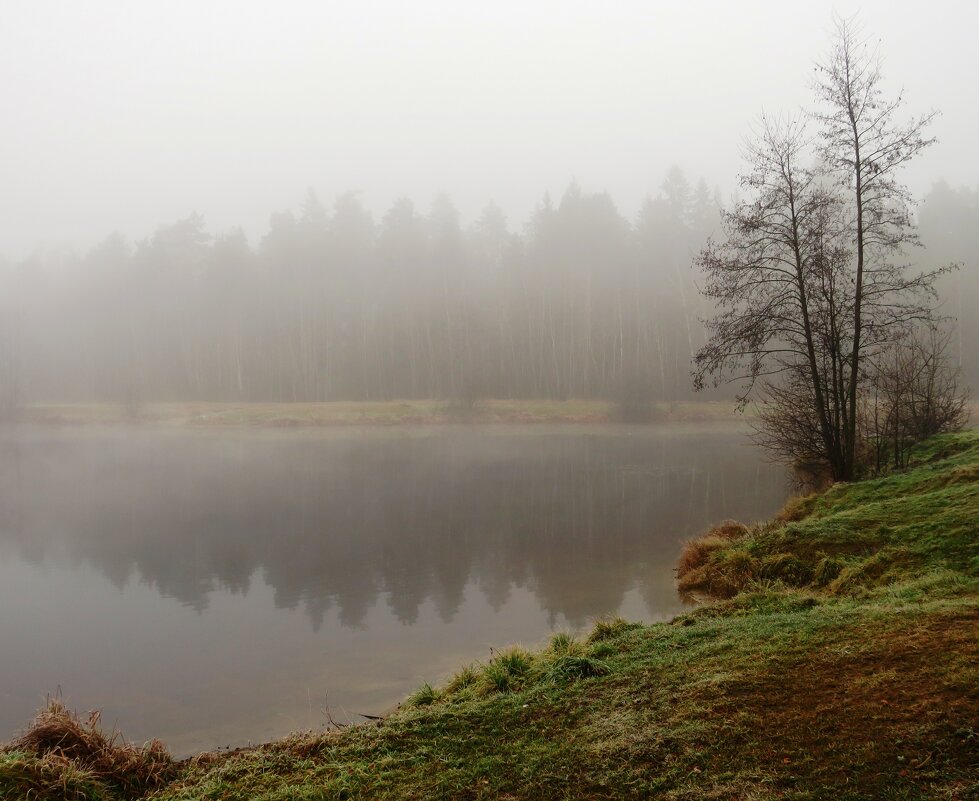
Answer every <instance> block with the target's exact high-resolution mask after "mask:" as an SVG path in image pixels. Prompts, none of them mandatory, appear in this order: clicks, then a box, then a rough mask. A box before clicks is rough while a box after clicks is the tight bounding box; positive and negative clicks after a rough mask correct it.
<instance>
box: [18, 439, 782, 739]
mask: <svg viewBox="0 0 979 801" xmlns="http://www.w3.org/2000/svg"><path fill="white" fill-rule="evenodd" d="M786 491H787V484H786V479H785V474H784V472H783V471H782V470H781V469H780V468H777V467H775V466H772V465H769V464H766V463H763V462H761V461H760V459H759V457H758V454H757V453H755V452H754V450H753V449H751V448H749V447H746V443H745V439H744V436H743V434H742V433H739V431H738V429H737V428H732V427H730V426H728V427H724V426H721V427H717V426H710V425H704V424H701V425H698V426H676V427H672V428H667V427H662V426H653V427H638V428H633V427H607V426H606V427H602V426H584V427H580V426H579V427H573V426H544V427H531V428H520V427H509V426H500V427H489V428H482V429H467V428H464V427H454V426H446V427H436V428H416V429H402V430H391V431H377V430H371V431H366V430H358V429H352V430H347V429H344V430H336V431H322V432H317V433H314V434H312V435H309V434H293V433H283V432H274V431H267V432H245V433H240V432H239V433H202V432H191V433H188V432H174V431H159V430H145V429H144V430H138V429H132V430H126V429H122V430H118V429H116V430H111V429H110V430H84V429H74V430H65V431H52V430H46V429H37V428H29V427H24V428H19V429H5V430H3V431H2V432H0V509H2V510H3V516H2V520H3V523H2V525H0V574H2V580H0V603H2V605H3V608H5V609H11V608H17V609H18V610H19V613H18V614H17V615H5V616H3V618H2V619H0V638H2V640H3V642H4V643H5V648H4V651H5V658H4V660H3V662H2V665H0V687H3V691H2V692H3V697H4V699H3V703H2V704H0V737H8V736H10V735H12V734H13V733H14V732H15V731H16V730H17V729H19V728H20V727H22V726H23V725H24V724H25V723H26V721H27V720H28V719H29V717H30V715H31V713H32V711H33V710H34V708H35V707H36V706H37V705H38V704H39V702H40V701H41V700H43V696H44V694H45V693H48V692H54V691H56V690H57V689H58V688H59V687H60V688H61V690H62V691H63V692H64V694H65V697H66V699H67V700H68V701H69V702H70V703H71V704H74V705H76V706H78V707H79V708H89V707H103V708H104V715H105V719H106V720H107V721H110V722H118V723H119V725H120V726H121V727H122V728H123V730H124V731H125V732H126V734H127V736H129V737H132V738H135V739H137V740H139V739H141V738H145V737H150V736H159V737H162V738H164V739H165V740H167V741H168V743H169V744H171V746H172V747H173V748H175V749H176V750H177V751H190V750H193V749H200V748H213V747H217V746H223V745H228V744H242V743H244V742H247V741H249V740H251V741H261V740H267V739H269V738H270V737H273V736H277V735H282V734H285V733H287V732H288V731H291V730H294V729H296V728H304V727H317V726H322V725H324V724H325V722H326V721H325V717H324V714H323V711H322V710H323V708H324V706H325V705H326V704H327V703H328V704H329V705H330V708H331V711H332V712H333V714H334V716H336V715H337V714H342V713H340V712H339V710H341V709H342V710H346V712H348V713H350V715H351V717H355V716H354V714H353V713H355V712H365V713H370V714H377V713H379V712H384V711H386V710H387V709H390V708H391V707H392V706H393V705H394V704H396V703H397V702H399V701H400V700H402V699H403V698H404V697H405V696H406V695H407V694H408V693H409V692H410V691H412V690H413V689H415V688H416V687H417V686H418V685H419V684H421V683H422V682H423V681H431V682H435V681H437V680H438V679H440V678H442V677H444V676H445V675H446V674H447V673H449V672H451V671H453V670H455V669H457V668H458V667H459V666H460V665H462V664H464V663H466V662H469V661H472V660H476V659H485V658H487V657H488V655H489V648H490V647H496V648H499V647H501V646H503V645H505V644H507V643H509V642H523V643H526V644H529V645H533V644H536V643H538V642H540V641H541V640H542V639H543V638H545V637H546V635H547V634H548V632H550V631H554V630H557V629H580V628H582V627H584V626H586V625H588V624H589V621H590V620H591V619H592V618H594V617H596V616H599V615H603V614H622V615H625V616H627V617H629V618H631V619H638V620H661V619H664V618H668V617H670V616H671V615H673V614H675V613H677V612H678V611H680V610H681V609H682V606H683V605H682V601H681V600H680V599H679V598H678V597H677V594H676V591H675V589H674V579H673V567H674V564H675V561H676V556H677V553H678V551H679V544H680V542H681V541H682V539H684V538H685V537H687V536H691V535H693V534H695V533H697V532H699V531H700V530H702V529H703V528H704V527H705V526H706V525H708V524H709V523H711V522H712V521H715V520H717V519H718V518H720V517H725V516H735V517H739V518H741V519H744V520H752V519H760V518H763V517H765V516H767V515H769V514H771V513H772V512H773V511H774V510H775V509H776V508H777V507H778V506H779V505H780V504H781V502H782V501H783V499H784V497H785V494H786ZM357 719H359V718H357Z"/></svg>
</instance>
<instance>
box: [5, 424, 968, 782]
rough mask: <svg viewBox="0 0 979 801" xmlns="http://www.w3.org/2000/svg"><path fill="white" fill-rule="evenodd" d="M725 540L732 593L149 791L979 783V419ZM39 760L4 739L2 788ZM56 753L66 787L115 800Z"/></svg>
mask: <svg viewBox="0 0 979 801" xmlns="http://www.w3.org/2000/svg"><path fill="white" fill-rule="evenodd" d="M711 536H712V538H711V540H710V544H709V547H703V548H700V549H699V550H696V553H693V552H691V553H688V554H687V557H688V558H687V559H686V561H685V563H684V569H683V572H684V574H685V575H684V578H686V579H687V583H688V585H691V586H690V587H689V588H690V589H698V590H699V591H701V592H703V591H704V590H705V588H708V587H709V581H711V580H714V581H715V583H716V584H718V585H719V586H722V587H723V588H724V592H723V593H722V594H724V595H728V596H730V597H728V598H727V599H726V600H721V601H717V602H713V603H708V604H704V605H702V606H700V607H699V608H697V609H696V610H694V611H693V612H691V613H690V614H687V615H684V616H682V617H680V618H677V619H675V620H674V621H672V622H671V623H668V624H657V625H651V626H640V625H630V624H625V623H623V622H621V621H604V622H601V623H600V624H598V625H597V626H596V627H595V629H594V630H593V632H592V634H591V635H590V636H589V637H588V638H587V639H585V640H583V641H575V640H574V639H572V638H570V637H567V636H557V637H555V638H554V640H553V641H552V643H551V644H550V645H549V646H548V647H546V648H544V649H542V650H539V651H536V652H529V651H524V650H522V649H518V648H514V649H509V650H506V651H503V652H500V653H499V654H497V655H496V656H495V658H494V659H493V660H491V661H490V662H489V663H487V664H486V665H477V666H472V667H469V668H466V669H464V670H462V671H460V673H459V674H458V675H457V676H456V677H454V678H452V679H451V680H449V681H448V682H446V683H445V684H444V685H443V686H435V687H433V686H430V685H426V686H425V687H423V688H422V689H421V690H420V691H419V692H418V693H416V694H415V695H414V696H412V698H411V699H410V703H407V704H405V706H404V707H403V708H402V709H401V710H400V711H398V712H397V713H395V714H393V715H391V716H390V717H389V718H387V719H385V720H384V721H380V722H378V723H377V724H370V725H364V726H360V727H355V728H350V729H346V730H343V731H341V732H335V733H329V734H318V735H296V736H294V737H292V738H289V739H287V740H283V741H280V742H276V743H272V744H269V745H266V746H263V747H261V748H257V749H254V750H250V751H244V752H240V753H236V754H231V755H223V756H216V755H208V754H205V755H201V756H199V757H196V758H195V759H192V760H189V761H188V762H186V763H184V764H183V765H181V766H180V767H179V775H178V776H177V777H176V778H175V779H174V780H173V781H172V782H170V783H169V784H167V785H166V786H164V787H163V788H162V789H159V790H157V791H155V793H154V794H152V795H151V796H149V797H151V798H153V799H156V801H178V800H182V801H189V799H269V800H270V801H271V799H282V800H284V799H332V798H390V799H429V798H435V799H450V798H451V799H490V798H502V799H585V798H664V799H776V798H781V799H834V801H846V800H847V799H918V798H934V799H963V801H964V800H965V799H977V798H979V432H970V433H964V434H959V435H954V436H947V437H942V438H938V439H936V440H933V441H931V442H929V443H928V444H927V445H926V446H925V447H924V448H922V449H920V451H919V452H918V454H917V461H916V466H915V467H914V468H913V469H912V470H909V471H907V472H905V473H901V474H896V475H893V476H889V477H886V478H883V479H878V480H875V481H868V482H863V483H859V484H852V485H837V486H836V487H834V488H832V489H831V490H830V491H828V492H827V493H825V494H823V495H821V496H817V497H812V498H809V499H805V500H803V501H800V502H798V503H795V504H793V505H792V506H791V507H790V508H788V509H787V510H786V512H785V514H784V515H783V519H781V520H778V521H773V522H772V523H769V524H765V525H762V526H755V527H736V526H734V527H728V528H727V529H725V530H723V531H721V532H719V533H715V534H713V535H711ZM695 574H697V575H699V578H700V580H702V582H704V583H701V584H700V585H697V582H696V581H692V580H691V579H690V578H689V577H691V576H695ZM695 577H696V576H695ZM693 585H697V586H693ZM32 765H33V763H32V757H30V756H28V755H24V754H23V753H8V754H6V755H0V796H2V797H4V798H8V797H9V798H15V797H17V796H16V795H15V793H16V792H17V791H18V788H19V787H20V785H19V784H18V782H19V781H21V779H20V778H18V777H20V776H22V775H23V774H24V773H25V771H28V772H29V770H28V769H36V770H40V768H38V767H37V765H34V767H33V768H31V766H32ZM41 767H43V768H45V769H49V768H50V766H48V765H46V764H45V765H43V766H41ZM65 770H66V771H69V770H75V771H76V772H75V774H69V773H66V775H65V778H64V787H65V788H66V795H65V796H64V797H71V798H80V799H114V798H116V797H117V796H114V795H112V794H111V793H112V791H111V790H106V789H105V788H104V786H94V785H91V783H90V782H89V783H88V784H86V778H85V777H84V776H83V775H82V776H79V775H78V774H77V768H72V767H71V766H66V768H65ZM69 790H70V793H72V794H67V793H68V791H69ZM4 793H6V795H4ZM34 797H38V796H34Z"/></svg>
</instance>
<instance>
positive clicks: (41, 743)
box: [4, 699, 175, 798]
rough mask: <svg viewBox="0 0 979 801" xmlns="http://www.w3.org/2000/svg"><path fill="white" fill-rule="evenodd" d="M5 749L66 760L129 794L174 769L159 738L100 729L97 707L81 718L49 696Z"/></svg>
mask: <svg viewBox="0 0 979 801" xmlns="http://www.w3.org/2000/svg"><path fill="white" fill-rule="evenodd" d="M4 750H6V751H9V752H19V753H24V754H29V755H31V756H35V757H37V758H38V759H46V760H55V761H61V760H66V761H67V762H70V763H71V764H72V765H74V766H76V767H78V768H81V769H83V770H84V771H85V772H86V773H87V774H89V775H90V776H92V777H93V778H95V779H96V780H98V781H100V782H102V783H104V784H106V785H110V786H113V787H115V788H117V789H118V790H119V792H120V793H121V794H122V795H123V796H124V797H126V798H137V797H139V796H141V795H143V794H144V793H145V792H147V791H148V790H151V789H153V788H155V787H159V786H160V785H162V784H163V783H165V782H166V781H168V780H169V779H170V778H171V777H172V776H173V774H174V770H175V765H174V761H173V758H172V757H171V756H170V753H169V752H168V751H167V749H166V747H165V746H164V745H163V743H161V742H160V741H159V740H151V741H150V742H149V743H147V744H145V745H142V746H138V745H134V744H133V743H127V742H126V741H125V740H124V739H123V738H122V736H121V735H120V734H119V733H118V732H115V731H113V732H110V733H108V734H106V733H105V732H103V731H102V728H101V725H100V713H99V712H90V713H89V714H88V717H87V719H85V720H82V719H80V718H79V717H78V716H77V715H76V714H75V713H73V712H71V711H70V710H68V709H67V708H66V707H65V706H64V704H62V703H61V701H60V700H58V699H54V700H51V701H49V702H48V705H47V706H46V707H45V708H44V709H42V710H41V711H40V712H38V714H37V716H36V717H35V718H34V720H33V721H32V722H31V725H30V726H29V727H28V729H27V731H25V732H24V733H23V734H22V735H20V737H17V738H16V739H14V740H12V741H11V742H9V743H7V745H6V746H5V747H4Z"/></svg>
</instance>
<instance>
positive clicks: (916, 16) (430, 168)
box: [0, 0, 979, 258]
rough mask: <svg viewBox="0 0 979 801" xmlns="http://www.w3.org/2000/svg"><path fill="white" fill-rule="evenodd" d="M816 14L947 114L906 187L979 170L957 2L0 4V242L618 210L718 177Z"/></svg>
mask: <svg viewBox="0 0 979 801" xmlns="http://www.w3.org/2000/svg"><path fill="white" fill-rule="evenodd" d="M834 9H835V10H836V11H838V12H840V13H843V14H851V13H853V12H855V11H858V10H859V11H860V15H861V20H862V23H863V25H864V28H865V30H866V32H867V33H868V34H870V35H872V36H873V37H874V38H878V37H879V38H880V39H881V48H882V52H883V54H884V57H885V74H886V76H887V77H888V79H889V80H890V81H891V82H892V84H891V85H892V86H893V87H894V88H898V87H899V86H901V85H903V86H904V87H905V88H906V90H907V98H908V108H909V110H910V111H916V112H923V111H926V110H928V109H930V108H932V107H935V108H938V109H941V111H942V112H943V116H942V117H941V118H940V120H939V121H938V122H937V124H936V125H935V126H934V133H935V134H936V135H938V136H939V138H940V142H939V144H938V145H937V146H935V147H934V148H932V149H931V150H930V151H928V152H927V154H926V155H925V156H924V157H923V158H922V159H921V160H920V162H919V163H917V164H915V165H913V167H912V168H911V169H909V171H908V172H907V173H906V178H907V181H908V182H909V183H910V184H911V186H912V188H914V189H915V190H916V191H918V192H919V193H920V192H923V191H925V190H927V189H928V187H929V186H930V185H931V183H932V181H933V180H935V179H937V178H939V177H945V178H946V179H948V180H949V181H950V183H952V184H955V185H959V184H965V185H969V186H975V185H976V184H977V183H979V158H977V157H976V150H975V148H976V143H977V142H979V118H977V113H976V104H977V101H979V48H977V46H976V39H975V37H976V29H977V23H979V10H977V9H979V6H977V5H976V4H974V3H971V2H950V1H949V0H932V2H929V3H926V4H922V3H914V4H912V3H910V2H893V1H892V2H882V1H881V2H877V1H875V2H863V3H854V2H838V3H835V4H833V3H824V2H805V3H800V2H790V1H789V0H757V1H756V2H744V1H741V2H739V1H737V0H729V1H728V2H695V1H693V0H690V1H688V2H658V1H657V0H644V1H643V2H631V1H630V2H627V1H626V0H620V1H619V2H612V0H605V2H574V1H573V0H560V1H559V2H551V1H550V0H547V1H546V2H536V1H534V0H525V2H503V1H502V0H492V2H490V1H487V2H483V3H479V4H477V3H472V2H465V1H463V0H455V2H451V1H448V0H447V1H445V2H442V1H441V0H438V1H437V0H411V2H380V1H375V2H372V1H371V0H360V2H336V1H334V2H329V1H328V0H321V1H320V2H312V1H310V2H301V1H300V0H294V1H293V2H287V1H286V0H277V1H276V2H272V0H267V1H266V2H246V1H245V0H196V2H186V1H184V0H166V1H165V2H156V1H155V0H153V1H152V2H151V1H150V0H128V1H127V2H108V1H106V0H84V2H82V1H79V0H75V1H72V0H63V2H54V1H53V0H0V108H2V113H3V117H2V125H0V253H2V254H5V255H6V256H7V257H10V258H21V257H23V256H25V255H27V254H28V253H29V252H30V251H31V250H32V249H33V248H35V247H38V246H42V245H43V246H50V245H70V246H75V247H80V248H85V247H88V246H90V245H92V244H94V243H95V242H96V241H98V240H100V239H102V238H103V237H104V236H105V235H107V234H108V233H110V232H111V231H113V230H118V231H120V232H122V233H123V234H125V235H126V236H127V237H130V238H139V237H142V236H145V235H146V234H148V233H150V232H152V230H153V229H154V228H155V227H156V226H157V225H159V224H161V223H165V222H171V221H173V220H176V219H178V218H181V217H184V216H186V215H187V214H188V213H190V212H191V211H199V212H201V213H202V214H203V215H204V216H205V219H206V221H207V223H208V226H209V228H210V229H211V230H212V231H221V230H225V229H227V228H229V227H231V226H233V225H238V224H241V225H243V226H244V227H245V230H246V231H247V232H248V233H249V235H250V237H251V238H252V240H253V241H255V240H256V239H257V238H258V236H260V235H261V234H262V233H263V232H264V230H265V228H266V225H267V221H268V217H269V214H270V213H271V212H273V211H280V210H283V209H286V208H295V207H297V206H298V205H299V204H300V203H301V201H302V198H303V196H304V195H305V193H306V190H307V189H308V188H312V189H314V190H315V191H316V192H317V193H318V194H319V195H320V197H321V199H323V200H324V201H326V202H330V201H332V198H333V196H334V195H336V194H338V193H340V192H343V191H347V190H359V191H361V192H362V193H363V199H364V201H365V203H366V204H367V205H368V207H369V208H371V209H372V210H373V211H374V213H375V215H376V216H380V214H382V213H383V212H384V210H385V209H386V208H387V206H388V205H389V204H390V203H391V201H392V200H393V199H394V198H396V197H398V196H401V195H408V196H409V197H411V198H412V199H414V200H415V202H416V204H417V205H418V206H419V207H420V208H421V209H423V210H426V209H427V208H428V205H429V203H430V202H431V200H432V198H433V197H434V195H435V194H436V193H438V192H441V191H444V192H446V193H448V194H449V196H450V197H451V198H452V199H453V200H454V201H455V203H456V204H457V205H458V206H459V208H460V210H461V212H462V215H463V220H464V222H468V221H469V220H471V219H472V218H473V217H474V216H475V215H476V214H477V213H478V211H479V210H480V208H481V207H482V206H483V205H485V203H486V202H487V201H489V200H490V199H494V200H496V202H498V203H499V204H500V205H501V206H503V208H504V210H505V211H506V212H507V214H508V216H509V218H510V220H511V224H512V225H519V224H521V223H522V222H523V221H524V219H525V218H526V216H527V214H528V213H529V212H530V210H531V209H532V208H533V206H534V205H535V204H536V203H537V202H538V201H539V200H540V198H541V196H542V195H543V193H544V192H545V191H550V192H551V193H552V194H553V195H555V196H557V195H560V193H561V192H562V191H563V189H564V188H565V187H566V186H567V184H568V182H569V181H570V180H571V179H572V178H577V180H578V181H579V182H580V183H581V185H582V187H583V188H584V189H586V190H608V191H609V192H610V193H611V194H612V196H613V198H614V200H615V201H616V203H617V204H618V205H619V207H620V210H621V211H622V212H623V213H625V214H628V215H630V216H631V215H632V214H633V213H634V212H635V210H636V209H637V208H638V205H639V202H640V200H641V198H642V196H643V195H644V194H645V193H647V192H652V193H655V192H656V191H657V190H658V188H659V185H660V183H661V182H662V179H663V176H664V174H665V172H666V170H667V169H668V168H669V167H670V166H671V165H672V164H674V163H676V164H679V165H680V166H681V167H683V168H684V170H685V171H686V172H687V174H688V176H689V177H690V178H691V180H696V179H697V178H698V177H700V176H701V175H702V176H704V177H705V178H706V179H707V180H708V182H709V183H710V184H711V185H715V184H716V185H719V186H720V187H721V188H722V190H723V191H724V192H725V193H727V192H729V191H730V190H731V189H733V186H734V177H735V174H736V173H737V171H738V169H739V157H738V153H739V147H740V144H741V141H742V138H743V136H744V135H745V133H746V132H747V131H748V129H749V126H750V125H751V123H752V121H753V120H754V119H756V118H757V116H758V113H759V112H760V111H761V110H762V108H764V109H765V110H767V111H769V112H777V111H782V110H794V109H797V108H799V107H800V106H802V105H804V104H806V103H807V102H808V100H809V97H810V91H809V84H810V80H811V78H812V64H813V62H814V60H815V59H816V58H817V57H819V56H820V55H821V54H823V53H824V52H825V51H826V49H827V47H828V44H829V39H830V31H831V29H832V12H833V10H834Z"/></svg>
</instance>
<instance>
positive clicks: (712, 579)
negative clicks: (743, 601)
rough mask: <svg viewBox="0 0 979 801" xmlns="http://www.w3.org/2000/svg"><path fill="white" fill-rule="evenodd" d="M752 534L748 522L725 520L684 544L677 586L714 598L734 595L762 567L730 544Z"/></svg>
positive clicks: (684, 592)
mask: <svg viewBox="0 0 979 801" xmlns="http://www.w3.org/2000/svg"><path fill="white" fill-rule="evenodd" d="M748 533H750V529H749V528H748V527H747V526H745V525H744V524H742V523H738V522H737V521H735V520H725V521H724V522H723V523H718V524H717V525H716V526H714V527H713V528H711V529H709V530H708V531H707V532H705V533H704V534H702V535H701V536H699V537H696V538H694V539H692V540H688V541H687V542H686V543H684V546H683V550H682V551H681V552H680V558H679V561H678V562H677V568H676V577H677V589H679V591H680V592H681V593H683V594H684V595H692V594H695V593H706V594H707V595H710V596H712V597H714V598H731V597H733V596H734V595H735V594H736V593H737V592H738V591H739V590H741V589H742V588H743V587H744V586H745V584H746V583H747V582H749V581H751V580H752V579H754V578H756V577H757V572H758V566H757V565H756V564H755V563H754V560H752V559H751V557H750V556H748V554H746V553H744V552H743V551H741V550H738V549H737V548H733V549H732V548H731V547H730V546H731V543H732V542H735V541H737V540H738V539H740V538H741V537H743V536H744V535H746V534H748ZM718 557H723V558H722V559H718Z"/></svg>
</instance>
